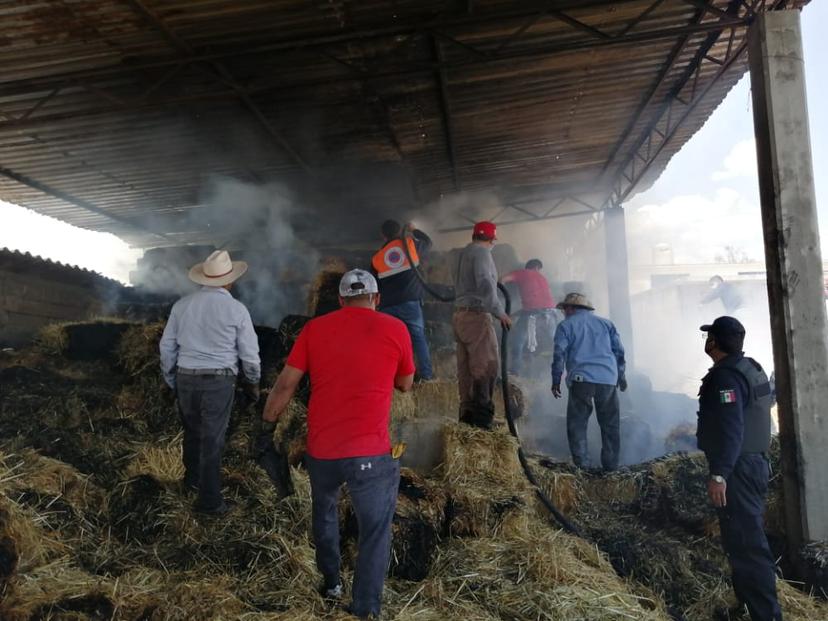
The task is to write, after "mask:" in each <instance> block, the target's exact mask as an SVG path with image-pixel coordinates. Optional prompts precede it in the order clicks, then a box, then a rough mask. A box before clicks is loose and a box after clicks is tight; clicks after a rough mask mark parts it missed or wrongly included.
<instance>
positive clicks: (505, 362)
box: [401, 235, 582, 537]
mask: <svg viewBox="0 0 828 621" xmlns="http://www.w3.org/2000/svg"><path fill="white" fill-rule="evenodd" d="M401 241H402V247H403V252H404V253H405V258H406V259H408V263H409V265H411V267H412V269H413V271H414V274H415V276H416V277H417V280H419V281H420V284H421V285H422V286H423V289H425V290H426V291H427V292H428V293H429V294H431V295H432V296H434V297H435V298H437V299H438V300H440V301H441V302H453V301H454V296H445V295H442V294H440V293H438V292H437V291H435V290H434V289H432V288H431V287H430V286H429V284H428V283H427V282H426V281H425V278H423V275H422V274H421V273H420V269H419V267H418V266H417V265H415V263H414V261H412V260H411V254H410V253H409V251H408V243H407V241H408V236H407V235H403V237H402V239H401ZM497 288H498V289H499V290H500V292H501V293H502V294H503V298H504V300H505V302H506V305H505V308H506V314H507V315H508V314H509V312H510V311H511V310H512V298H511V296H510V295H509V292H508V291H507V290H506V287H504V286H503V285H502V284H501V283H497ZM508 345H509V330H508V329H507V328H504V329H503V331H502V334H501V337H500V350H501V351H500V385H501V392H502V394H503V411H504V412H505V414H506V423H507V424H508V425H509V433H511V434H512V435H513V436H514V438H515V439H516V440H517V444H518V459H519V460H520V465H521V467H522V468H523V474H524V475H525V476H526V479H527V480H528V481H529V483H530V484H531V485H532V487H534V488H535V493H536V494H537V496H538V499H539V500H540V501H541V504H542V505H543V506H544V507H545V508H546V510H547V511H549V513H550V514H551V515H552V517H553V518H554V519H555V521H556V522H557V523H558V524H560V526H561V528H563V529H564V530H565V531H567V532H568V533H572V534H573V535H578V536H579V537H580V536H582V535H581V532H580V531H579V530H578V528H577V527H576V526H575V525H574V524H573V523H572V522H570V521H569V520H568V519H567V517H566V516H565V515H564V514H563V513H561V512H560V511H558V508H557V507H556V506H555V503H553V502H552V500H551V499H550V498H549V497H548V496H547V495H546V494H545V493H544V492H543V490H542V489H541V487H540V485H538V480H537V479H536V478H535V475H534V473H533V472H532V467H531V466H530V465H529V460H528V459H527V458H526V453H524V452H523V446H522V445H521V443H520V436H519V435H518V431H517V426H515V420H514V417H513V416H512V402H511V390H510V387H509V373H508V370H509V357H508V352H509V348H508Z"/></svg>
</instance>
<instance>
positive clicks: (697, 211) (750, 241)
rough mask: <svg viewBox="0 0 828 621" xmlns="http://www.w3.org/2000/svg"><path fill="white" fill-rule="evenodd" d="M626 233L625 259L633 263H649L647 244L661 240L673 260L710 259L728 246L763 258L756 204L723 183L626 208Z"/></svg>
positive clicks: (683, 261)
mask: <svg viewBox="0 0 828 621" xmlns="http://www.w3.org/2000/svg"><path fill="white" fill-rule="evenodd" d="M627 236H628V246H629V256H630V262H631V263H632V264H637V265H646V264H650V263H651V262H652V256H653V254H652V251H653V248H654V247H655V246H656V245H657V244H662V243H665V242H667V243H669V244H670V246H671V248H672V251H673V257H674V261H675V263H713V262H715V261H716V257H717V256H720V255H721V254H722V252H723V249H724V248H726V247H728V246H729V247H731V248H738V249H741V250H742V251H743V252H744V254H745V255H746V256H747V257H748V258H750V259H753V260H758V261H761V260H762V258H763V257H764V247H763V241H762V218H761V211H760V209H759V204H758V202H755V201H754V200H752V199H751V198H748V197H746V196H745V195H744V194H742V193H741V192H739V191H738V190H735V189H733V188H729V187H724V188H719V189H717V190H716V191H715V192H714V193H713V194H712V195H709V196H706V195H703V194H691V195H683V196H675V197H673V198H671V199H669V200H667V201H666V202H664V203H650V204H645V205H643V206H642V207H640V208H638V209H637V210H631V212H630V213H629V214H628V216H627Z"/></svg>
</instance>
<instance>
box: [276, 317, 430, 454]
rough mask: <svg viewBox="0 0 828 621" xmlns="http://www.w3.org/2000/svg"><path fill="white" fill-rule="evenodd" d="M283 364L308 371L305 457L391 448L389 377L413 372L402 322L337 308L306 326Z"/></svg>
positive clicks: (408, 340)
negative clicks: (308, 398)
mask: <svg viewBox="0 0 828 621" xmlns="http://www.w3.org/2000/svg"><path fill="white" fill-rule="evenodd" d="M287 364H289V365H290V366H292V367H294V368H296V369H299V370H300V371H305V372H307V373H308V374H309V375H310V382H311V397H310V404H309V406H308V455H310V456H311V457H315V458H317V459H343V458H345V457H369V456H373V455H382V454H383V453H388V452H389V451H390V450H391V441H390V439H389V437H388V422H389V416H390V413H391V397H392V395H393V392H394V378H395V377H397V376H403V375H411V374H412V373H414V356H413V354H412V351H411V337H410V336H409V334H408V329H407V328H406V327H405V324H404V323H403V322H402V321H400V320H399V319H397V318H395V317H391V316H390V315H386V314H384V313H380V312H377V311H374V310H371V309H369V308H358V307H353V306H349V307H345V308H341V309H339V310H338V311H334V312H332V313H328V314H327V315H323V316H321V317H317V318H316V319H312V320H311V321H309V322H308V323H307V325H305V328H304V329H303V330H302V332H301V333H300V334H299V337H298V338H297V339H296V343H295V344H294V345H293V349H292V350H291V352H290V355H289V356H288V359H287Z"/></svg>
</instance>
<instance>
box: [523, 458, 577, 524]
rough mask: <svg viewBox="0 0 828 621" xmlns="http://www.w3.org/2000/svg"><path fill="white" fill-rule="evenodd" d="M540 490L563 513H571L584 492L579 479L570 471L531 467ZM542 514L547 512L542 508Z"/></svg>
mask: <svg viewBox="0 0 828 621" xmlns="http://www.w3.org/2000/svg"><path fill="white" fill-rule="evenodd" d="M533 472H534V473H535V476H536V478H537V479H538V482H539V483H540V487H541V490H542V491H543V493H544V494H546V496H547V497H548V498H549V499H550V500H551V501H552V504H554V505H555V507H556V508H557V509H558V510H559V511H561V512H562V513H564V514H567V515H568V514H570V513H572V512H573V511H574V510H575V508H576V507H577V506H578V505H579V503H580V500H581V497H582V495H583V493H584V491H583V487H582V485H581V479H580V478H579V477H578V476H576V475H575V474H572V473H570V472H556V471H554V470H549V469H544V468H536V467H533ZM542 511H543V512H544V513H543V514H544V515H545V514H548V511H547V510H546V509H542Z"/></svg>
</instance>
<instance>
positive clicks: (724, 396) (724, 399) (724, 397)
mask: <svg viewBox="0 0 828 621" xmlns="http://www.w3.org/2000/svg"><path fill="white" fill-rule="evenodd" d="M719 402H720V403H736V391H735V390H733V389H732V388H730V389H728V390H720V391H719Z"/></svg>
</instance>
